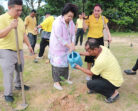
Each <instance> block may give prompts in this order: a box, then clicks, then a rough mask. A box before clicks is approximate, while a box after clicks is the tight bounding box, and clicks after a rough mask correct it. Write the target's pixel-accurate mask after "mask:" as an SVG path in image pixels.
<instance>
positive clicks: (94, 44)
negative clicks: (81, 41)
mask: <svg viewBox="0 0 138 111" xmlns="http://www.w3.org/2000/svg"><path fill="white" fill-rule="evenodd" d="M87 45H89V48H90V49H91V50H94V49H95V48H99V46H100V45H99V42H98V41H97V40H95V39H89V40H87V41H86V43H85V46H87Z"/></svg>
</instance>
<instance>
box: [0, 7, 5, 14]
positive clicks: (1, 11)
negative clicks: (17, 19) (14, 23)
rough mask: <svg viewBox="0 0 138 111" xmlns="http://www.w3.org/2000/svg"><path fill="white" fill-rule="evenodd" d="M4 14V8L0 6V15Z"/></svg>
mask: <svg viewBox="0 0 138 111" xmlns="http://www.w3.org/2000/svg"><path fill="white" fill-rule="evenodd" d="M4 12H5V10H4V7H3V6H2V5H0V15H1V14H3V13H4Z"/></svg>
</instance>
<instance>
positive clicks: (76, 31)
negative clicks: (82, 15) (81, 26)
mask: <svg viewBox="0 0 138 111" xmlns="http://www.w3.org/2000/svg"><path fill="white" fill-rule="evenodd" d="M77 28H78V24H77V23H76V27H75V33H77Z"/></svg>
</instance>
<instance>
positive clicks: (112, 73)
mask: <svg viewBox="0 0 138 111" xmlns="http://www.w3.org/2000/svg"><path fill="white" fill-rule="evenodd" d="M100 47H101V48H102V52H101V53H100V55H99V56H98V57H97V58H96V59H95V63H94V66H93V67H92V68H91V72H92V73H93V74H95V75H100V76H101V77H102V78H104V79H106V80H108V81H109V82H111V83H112V84H113V85H115V86H116V87H120V86H121V84H122V83H123V81H124V80H123V75H122V72H121V68H120V66H119V63H118V61H117V59H116V58H115V56H114V55H113V54H112V53H111V52H110V50H109V49H108V48H106V47H104V46H100Z"/></svg>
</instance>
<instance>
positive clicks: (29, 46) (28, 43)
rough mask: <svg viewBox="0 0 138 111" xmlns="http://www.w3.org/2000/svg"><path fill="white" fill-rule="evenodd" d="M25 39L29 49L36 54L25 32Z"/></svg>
mask: <svg viewBox="0 0 138 111" xmlns="http://www.w3.org/2000/svg"><path fill="white" fill-rule="evenodd" d="M23 40H24V42H25V44H26V45H27V46H28V49H29V51H30V53H32V54H34V52H33V49H32V47H31V45H30V42H29V40H28V37H27V35H26V34H24V39H23Z"/></svg>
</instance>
